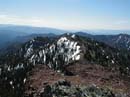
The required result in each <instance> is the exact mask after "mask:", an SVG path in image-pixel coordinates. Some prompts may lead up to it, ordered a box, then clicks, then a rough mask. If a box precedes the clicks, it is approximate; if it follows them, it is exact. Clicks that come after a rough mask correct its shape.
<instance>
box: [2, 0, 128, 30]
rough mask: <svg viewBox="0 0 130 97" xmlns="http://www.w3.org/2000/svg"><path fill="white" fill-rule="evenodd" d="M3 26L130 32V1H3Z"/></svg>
mask: <svg viewBox="0 0 130 97" xmlns="http://www.w3.org/2000/svg"><path fill="white" fill-rule="evenodd" d="M0 24H16V25H30V26H38V27H53V28H60V29H75V30H79V29H116V30H120V29H121V30H130V0H0Z"/></svg>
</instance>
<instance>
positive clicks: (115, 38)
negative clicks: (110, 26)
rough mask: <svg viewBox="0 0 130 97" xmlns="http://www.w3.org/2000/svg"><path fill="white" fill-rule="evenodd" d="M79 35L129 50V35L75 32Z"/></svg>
mask: <svg viewBox="0 0 130 97" xmlns="http://www.w3.org/2000/svg"><path fill="white" fill-rule="evenodd" d="M76 34H77V35H79V36H83V37H88V38H91V39H94V40H97V41H99V42H103V43H105V44H107V45H109V46H111V47H114V48H118V49H123V50H129V51H130V35H128V34H117V35H91V34H88V33H85V32H77V33H76Z"/></svg>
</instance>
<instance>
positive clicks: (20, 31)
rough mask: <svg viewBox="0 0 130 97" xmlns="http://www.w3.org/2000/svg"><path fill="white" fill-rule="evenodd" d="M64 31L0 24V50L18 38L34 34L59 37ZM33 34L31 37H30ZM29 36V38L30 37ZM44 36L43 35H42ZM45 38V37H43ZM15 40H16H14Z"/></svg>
mask: <svg viewBox="0 0 130 97" xmlns="http://www.w3.org/2000/svg"><path fill="white" fill-rule="evenodd" d="M66 32H67V31H65V30H60V29H54V28H47V27H31V26H18V25H2V24H0V48H3V47H5V46H6V45H8V44H10V42H12V41H18V38H19V37H23V36H25V37H26V36H29V35H30V36H33V35H34V34H35V35H36V34H38V35H40V34H48V35H49V33H53V35H54V34H56V35H60V34H63V33H66ZM32 34H33V35H32ZM50 35H51V34H50ZM30 36H29V37H30ZM42 36H44V35H42ZM45 36H46V35H45ZM15 39H16V40H15Z"/></svg>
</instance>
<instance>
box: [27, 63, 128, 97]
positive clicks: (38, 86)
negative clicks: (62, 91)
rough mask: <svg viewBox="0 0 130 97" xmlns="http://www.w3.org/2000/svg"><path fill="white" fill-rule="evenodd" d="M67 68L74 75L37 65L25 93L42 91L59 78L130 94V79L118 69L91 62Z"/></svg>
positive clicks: (31, 73)
mask: <svg viewBox="0 0 130 97" xmlns="http://www.w3.org/2000/svg"><path fill="white" fill-rule="evenodd" d="M66 70H68V71H71V72H72V73H73V75H72V76H66V75H64V74H61V73H58V72H55V71H54V70H52V69H49V68H48V67H47V66H45V65H37V66H36V67H35V68H34V69H33V70H32V71H31V72H29V73H28V79H27V81H26V85H25V89H26V92H25V93H26V94H30V93H31V92H35V93H40V91H41V90H42V89H43V88H44V87H45V86H46V85H51V84H54V83H55V82H56V81H58V80H63V79H65V80H67V81H70V82H71V84H74V85H92V84H93V85H96V86H98V87H103V88H109V89H111V90H112V91H113V92H115V93H127V94H128V95H129V96H130V79H129V78H123V77H121V76H120V74H119V72H118V71H114V70H110V69H107V68H104V67H102V66H100V65H90V64H87V65H81V64H75V65H70V66H67V68H66Z"/></svg>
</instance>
